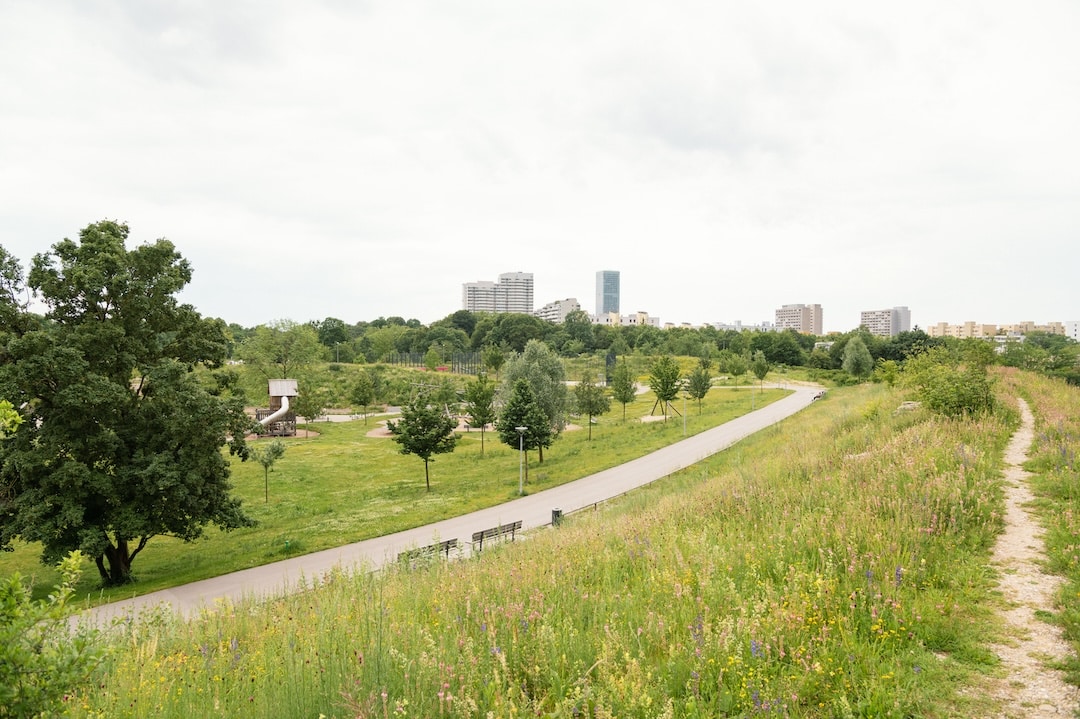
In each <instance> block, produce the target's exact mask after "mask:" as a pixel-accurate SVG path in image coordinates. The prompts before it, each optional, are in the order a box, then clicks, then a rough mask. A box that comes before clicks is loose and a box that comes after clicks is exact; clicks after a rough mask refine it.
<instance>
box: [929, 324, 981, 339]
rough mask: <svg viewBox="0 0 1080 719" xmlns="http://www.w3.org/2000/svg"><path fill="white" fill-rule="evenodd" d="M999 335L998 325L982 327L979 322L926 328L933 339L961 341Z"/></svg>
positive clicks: (937, 325)
mask: <svg viewBox="0 0 1080 719" xmlns="http://www.w3.org/2000/svg"><path fill="white" fill-rule="evenodd" d="M997 333H998V331H997V325H982V324H979V323H977V322H964V323H963V324H959V325H950V324H949V323H948V322H938V323H937V324H936V325H930V326H929V327H927V328H926V334H928V335H930V336H931V337H956V338H959V339H971V338H973V337H978V338H983V337H993V336H995V335H996V334H997Z"/></svg>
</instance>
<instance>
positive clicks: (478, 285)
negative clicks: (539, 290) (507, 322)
mask: <svg viewBox="0 0 1080 719" xmlns="http://www.w3.org/2000/svg"><path fill="white" fill-rule="evenodd" d="M461 307H462V309H466V310H469V311H471V312H517V313H520V314H532V311H533V276H532V273H531V272H504V273H502V274H501V275H499V281H498V282H490V281H484V280H481V281H480V282H466V283H465V284H463V285H462V286H461Z"/></svg>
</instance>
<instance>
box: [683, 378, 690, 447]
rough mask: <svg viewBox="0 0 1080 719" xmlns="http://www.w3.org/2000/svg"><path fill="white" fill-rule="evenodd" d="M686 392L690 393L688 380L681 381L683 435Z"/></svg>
mask: <svg viewBox="0 0 1080 719" xmlns="http://www.w3.org/2000/svg"><path fill="white" fill-rule="evenodd" d="M688 394H690V384H689V380H688V381H687V382H683V393H682V436H683V437H685V436H686V395H688Z"/></svg>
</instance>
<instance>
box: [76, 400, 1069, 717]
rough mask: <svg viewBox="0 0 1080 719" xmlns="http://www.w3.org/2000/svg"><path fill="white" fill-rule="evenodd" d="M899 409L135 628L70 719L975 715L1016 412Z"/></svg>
mask: <svg viewBox="0 0 1080 719" xmlns="http://www.w3.org/2000/svg"><path fill="white" fill-rule="evenodd" d="M1073 392H1074V394H1073V395H1072V397H1073V400H1072V401H1073V402H1075V397H1076V395H1075V390H1073ZM900 399H901V397H900V396H899V394H898V393H893V392H891V391H890V390H887V389H885V388H882V387H872V386H863V387H857V388H849V389H844V390H837V391H834V392H831V393H830V395H829V396H828V398H826V400H825V401H823V402H820V403H816V404H815V405H814V406H812V407H811V408H809V409H808V410H807V411H806V412H804V413H802V414H800V415H799V416H798V417H796V418H793V419H790V420H788V421H786V422H784V423H782V424H781V425H779V426H777V427H776V428H774V429H771V430H767V431H765V432H763V433H759V435H756V436H755V437H753V438H751V439H749V440H746V441H744V442H742V443H740V444H739V445H736V446H735V447H733V448H732V449H730V450H728V451H726V452H724V453H722V454H721V455H718V456H716V457H714V458H712V459H710V460H707V461H706V462H704V463H702V464H701V465H698V466H696V467H694V468H691V469H689V470H687V471H685V472H683V473H680V474H679V475H677V476H675V477H672V478H669V479H667V480H664V481H663V482H660V483H657V484H656V485H653V486H651V487H649V488H646V489H644V490H642V491H640V492H636V493H634V494H633V495H631V496H630V497H629V498H627V499H625V500H623V501H620V502H618V503H617V504H616V505H615V506H613V507H611V508H610V509H608V510H606V511H604V512H599V513H584V514H581V515H576V516H574V517H571V518H569V519H568V521H567V522H566V523H565V524H564V526H563V527H561V528H560V529H559V530H557V531H551V530H547V531H543V532H539V533H535V534H534V535H533V536H532V538H531V540H530V541H528V542H523V543H518V544H516V545H514V546H513V547H506V548H505V549H506V551H490V552H489V551H487V550H485V552H484V554H483V556H482V557H480V559H479V560H478V561H469V562H459V563H451V564H449V565H447V564H444V563H442V562H437V563H434V564H432V565H430V566H427V567H421V568H419V569H413V570H401V571H389V572H384V573H380V574H378V575H366V574H360V575H356V576H351V577H350V576H338V577H335V578H333V579H331V580H330V581H328V582H327V583H326V585H325V586H323V587H320V588H319V589H318V590H317V591H312V592H308V593H306V594H304V595H299V596H293V597H290V598H287V599H283V600H281V601H280V602H277V603H275V604H273V605H269V606H266V607H264V608H249V607H238V608H229V607H227V608H225V609H224V610H223V611H222V612H219V613H215V614H213V615H208V616H206V617H204V618H203V619H201V620H199V621H194V622H191V623H183V624H179V623H173V622H172V621H170V620H167V619H164V618H162V619H159V620H157V621H156V622H150V623H148V624H145V625H141V626H140V625H136V626H135V627H133V628H131V629H130V631H131V634H130V642H129V643H127V646H130V647H131V648H130V650H127V651H124V652H122V653H119V654H117V655H116V656H115V657H114V659H113V660H112V663H111V664H110V665H109V666H108V667H106V670H105V672H104V674H103V676H107V677H108V679H107V680H106V681H104V682H103V683H102V684H101V685H99V686H96V687H95V688H93V689H92V690H88V691H87V692H86V693H85V694H82V695H79V696H77V697H75V699H74V700H73V702H72V709H73V711H72V714H73V715H75V716H78V715H81V714H86V715H94V713H95V712H100V713H101V714H102V715H108V716H125V715H137V714H139V713H140V712H142V713H145V712H147V711H153V712H154V713H155V715H158V716H185V717H186V716H207V715H212V714H220V715H258V716H318V715H320V714H325V715H327V716H376V715H378V716H389V715H391V714H394V715H397V716H410V715H411V716H436V715H439V716H485V715H487V714H488V713H489V712H490V715H492V716H514V715H526V714H528V715H541V716H580V715H585V716H598V717H599V716H673V717H674V716H678V717H698V716H718V715H742V716H746V715H756V714H762V715H771V714H777V715H781V716H919V717H939V716H971V715H973V714H976V713H986V714H991V713H992V711H990V710H989V709H988V708H987V707H986V706H981V704H982V703H983V702H985V701H986V700H985V699H983V698H981V697H978V696H972V695H970V694H968V695H961V694H960V693H958V690H959V689H961V688H963V687H964V686H966V685H967V684H968V682H969V680H970V679H971V675H972V674H973V673H977V672H982V671H987V670H989V669H990V668H991V667H992V666H993V664H994V659H993V657H992V655H991V654H990V653H989V652H988V651H987V649H986V647H985V644H986V642H987V641H990V640H991V639H994V638H995V637H998V636H1000V635H999V630H1000V627H999V625H998V623H997V622H996V620H995V615H994V614H993V612H992V611H991V607H992V606H993V602H994V601H995V600H994V598H993V592H992V586H993V582H992V576H991V575H990V574H989V573H988V571H987V557H988V550H989V547H990V546H991V544H992V542H993V540H994V537H995V535H996V533H997V532H998V531H999V529H1000V515H1001V509H1002V499H1001V487H1000V472H1001V452H1002V450H1003V448H1004V445H1005V443H1006V441H1007V438H1008V436H1009V434H1010V433H1011V431H1012V429H1013V428H1014V427H1015V424H1016V417H1015V413H1013V412H1009V411H1005V412H1001V413H999V414H998V416H997V417H994V418H985V419H982V420H979V421H973V422H950V421H944V420H941V419H938V418H935V417H931V416H929V415H928V414H927V413H925V412H923V411H917V412H905V413H896V412H894V409H895V408H896V406H897V405H898V403H899V400H900ZM1073 406H1075V404H1074V405H1073ZM1037 411H1039V410H1037ZM1073 446H1074V447H1075V442H1074V444H1073ZM84 704H85V706H86V707H87V709H86V710H83V709H82V707H83V705H84Z"/></svg>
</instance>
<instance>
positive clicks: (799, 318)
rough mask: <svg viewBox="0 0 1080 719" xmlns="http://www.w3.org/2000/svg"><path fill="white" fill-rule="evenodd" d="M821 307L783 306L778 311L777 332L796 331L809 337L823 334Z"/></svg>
mask: <svg viewBox="0 0 1080 719" xmlns="http://www.w3.org/2000/svg"><path fill="white" fill-rule="evenodd" d="M821 326H822V321H821V305H783V306H782V307H781V308H780V309H778V310H776V330H777V331H778V332H779V331H782V330H788V329H791V330H795V331H796V332H801V333H803V334H807V335H820V334H821Z"/></svg>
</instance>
